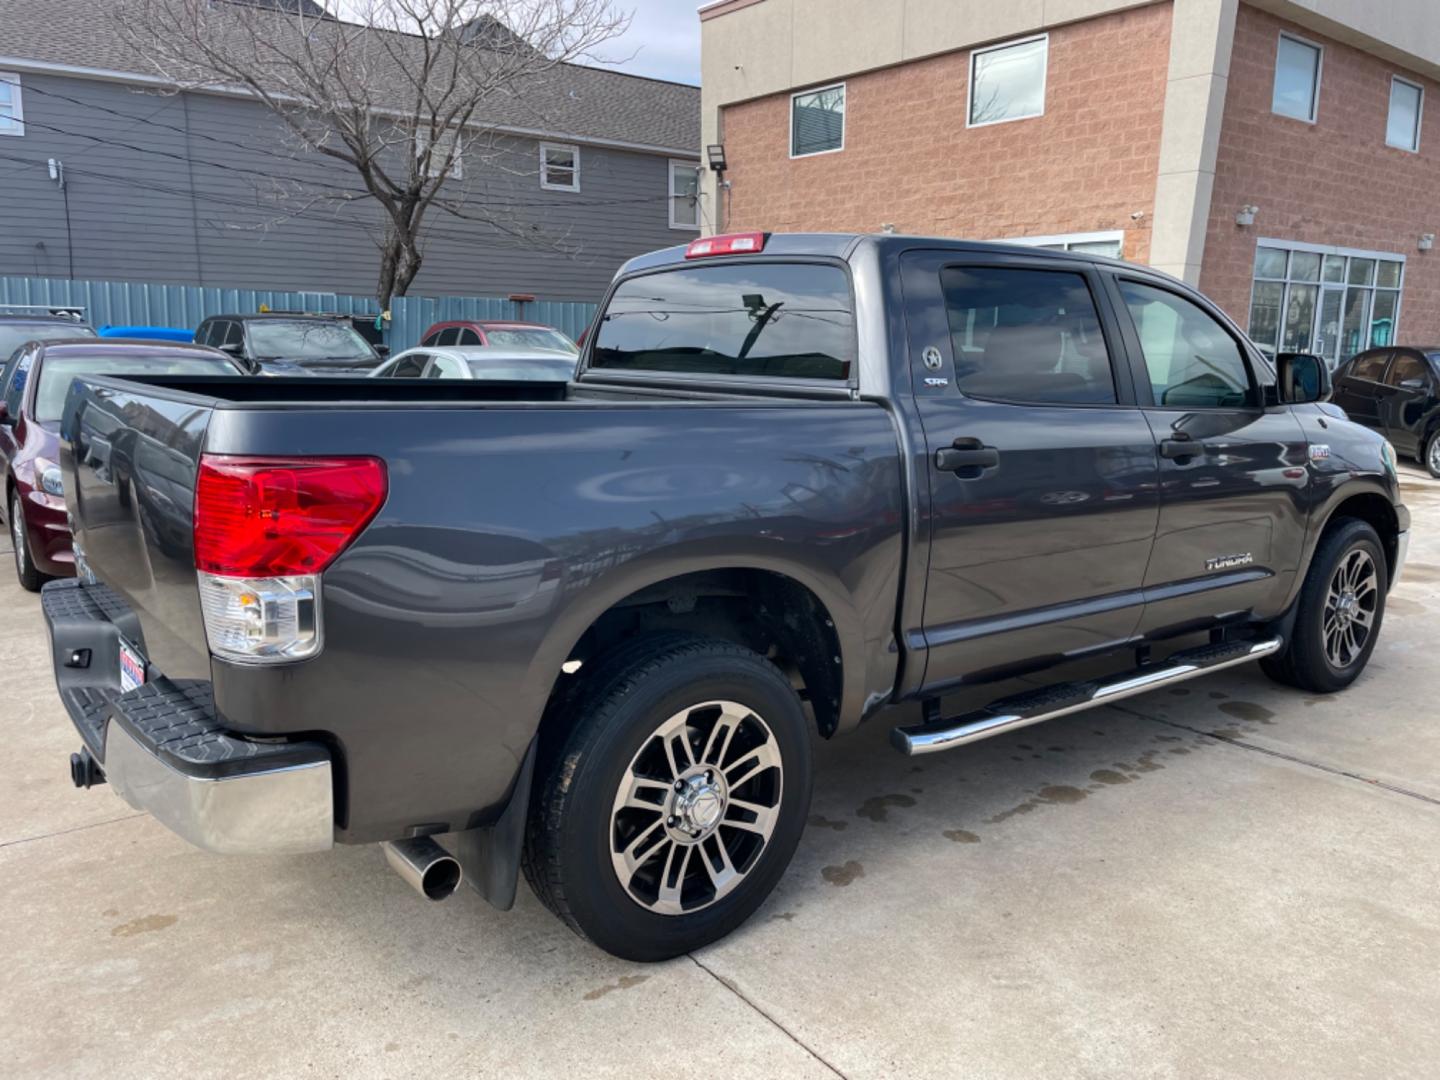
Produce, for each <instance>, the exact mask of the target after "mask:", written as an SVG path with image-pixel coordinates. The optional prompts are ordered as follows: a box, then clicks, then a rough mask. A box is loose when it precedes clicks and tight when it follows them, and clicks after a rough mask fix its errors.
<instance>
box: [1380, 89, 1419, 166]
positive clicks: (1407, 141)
mask: <svg viewBox="0 0 1440 1080" xmlns="http://www.w3.org/2000/svg"><path fill="white" fill-rule="evenodd" d="M1424 105H1425V91H1424V90H1423V89H1421V88H1420V87H1419V86H1416V85H1415V84H1414V83H1412V82H1407V81H1406V80H1405V79H1402V78H1400V77H1399V76H1398V75H1397V76H1395V77H1394V78H1393V79H1391V80H1390V120H1389V122H1388V123H1387V124H1386V125H1385V142H1386V143H1387V144H1388V145H1390V146H1394V147H1398V148H1399V149H1401V150H1419V149H1420V111H1421V109H1422V108H1423V107H1424Z"/></svg>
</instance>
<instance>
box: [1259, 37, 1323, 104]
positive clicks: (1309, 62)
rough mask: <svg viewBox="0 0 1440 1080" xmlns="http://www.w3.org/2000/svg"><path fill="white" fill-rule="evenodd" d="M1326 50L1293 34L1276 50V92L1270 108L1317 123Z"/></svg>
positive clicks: (1283, 38) (1281, 41)
mask: <svg viewBox="0 0 1440 1080" xmlns="http://www.w3.org/2000/svg"><path fill="white" fill-rule="evenodd" d="M1323 55H1324V50H1323V49H1321V48H1320V46H1319V45H1313V44H1311V43H1310V42H1308V41H1302V40H1301V39H1300V38H1297V37H1291V36H1290V35H1289V34H1281V35H1280V45H1279V48H1278V50H1277V51H1276V53H1275V96H1274V98H1273V99H1272V100H1271V103H1270V108H1271V110H1272V111H1273V112H1277V113H1279V114H1280V115H1281V116H1290V117H1294V118H1295V119H1296V120H1304V121H1305V122H1306V123H1309V124H1313V123H1314V122H1315V116H1316V114H1317V113H1318V112H1319V109H1320V61H1321V57H1322V56H1323Z"/></svg>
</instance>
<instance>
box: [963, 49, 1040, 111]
mask: <svg viewBox="0 0 1440 1080" xmlns="http://www.w3.org/2000/svg"><path fill="white" fill-rule="evenodd" d="M1049 54H1050V38H1049V36H1048V35H1047V36H1043V37H1038V38H1030V39H1028V40H1026V41H1013V42H1010V43H1009V44H1006V45H996V46H995V47H994V48H991V49H976V50H975V51H974V52H972V53H971V54H970V114H969V118H968V120H967V125H968V126H969V127H979V126H981V125H983V124H1002V123H1004V122H1005V121H1007V120H1025V119H1028V118H1029V117H1032V116H1043V115H1045V65H1046V61H1047V59H1048V57H1049Z"/></svg>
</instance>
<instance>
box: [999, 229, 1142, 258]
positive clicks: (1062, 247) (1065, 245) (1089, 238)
mask: <svg viewBox="0 0 1440 1080" xmlns="http://www.w3.org/2000/svg"><path fill="white" fill-rule="evenodd" d="M993 242H994V243H997V244H1023V245H1024V246H1025V247H1037V248H1045V249H1046V250H1047V251H1074V252H1077V253H1079V254H1081V255H1104V256H1105V257H1106V258H1110V259H1118V258H1120V257H1121V254H1122V252H1123V250H1124V247H1125V234H1124V233H1123V232H1120V231H1118V230H1117V231H1115V232H1103V233H1071V234H1069V235H1063V236H1019V237H1009V238H1006V239H1001V240H996V241H993Z"/></svg>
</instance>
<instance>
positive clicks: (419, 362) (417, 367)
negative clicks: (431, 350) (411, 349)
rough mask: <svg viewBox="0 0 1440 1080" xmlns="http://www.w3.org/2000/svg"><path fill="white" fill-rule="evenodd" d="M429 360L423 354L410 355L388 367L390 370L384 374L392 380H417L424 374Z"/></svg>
mask: <svg viewBox="0 0 1440 1080" xmlns="http://www.w3.org/2000/svg"><path fill="white" fill-rule="evenodd" d="M429 360H430V357H429V356H428V355H427V354H425V353H423V352H415V353H410V354H409V355H408V356H402V357H400V359H398V360H396V361H395V363H393V364H392V365H390V370H389V371H387V372H386V373H385V374H386V375H387V376H389V377H390V378H392V379H418V378H419V377H420V376H421V374H423V373H424V371H425V365H426V364H427V363H428V362H429Z"/></svg>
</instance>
